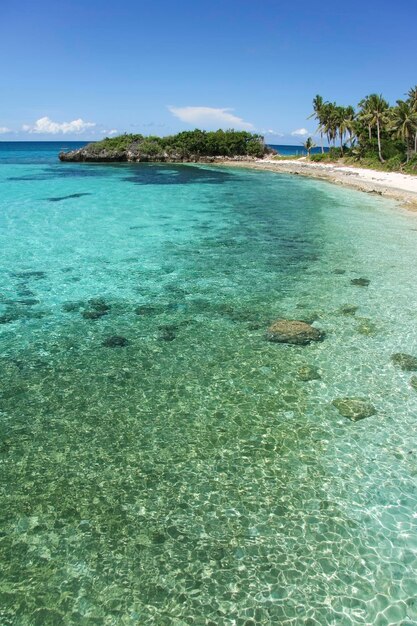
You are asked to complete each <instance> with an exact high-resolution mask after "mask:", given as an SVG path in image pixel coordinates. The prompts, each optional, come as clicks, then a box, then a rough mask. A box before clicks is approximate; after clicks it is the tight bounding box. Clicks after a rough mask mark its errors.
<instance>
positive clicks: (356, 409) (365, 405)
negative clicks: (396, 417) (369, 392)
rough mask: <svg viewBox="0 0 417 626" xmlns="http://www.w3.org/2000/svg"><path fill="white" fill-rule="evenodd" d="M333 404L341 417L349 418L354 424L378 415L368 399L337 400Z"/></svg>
mask: <svg viewBox="0 0 417 626" xmlns="http://www.w3.org/2000/svg"><path fill="white" fill-rule="evenodd" d="M332 404H333V406H335V407H336V409H337V410H338V411H339V413H340V415H342V416H343V417H347V418H348V419H350V420H352V422H357V421H359V420H362V419H364V418H365V417H371V415H375V413H376V409H375V407H374V406H373V405H372V404H371V403H370V402H369V401H368V400H367V399H366V398H336V399H335V400H333V402H332Z"/></svg>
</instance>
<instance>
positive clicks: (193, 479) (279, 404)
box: [0, 142, 417, 626]
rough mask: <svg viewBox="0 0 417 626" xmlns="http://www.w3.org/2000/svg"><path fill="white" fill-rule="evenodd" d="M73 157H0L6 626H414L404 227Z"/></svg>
mask: <svg viewBox="0 0 417 626" xmlns="http://www.w3.org/2000/svg"><path fill="white" fill-rule="evenodd" d="M79 145H82V144H75V143H72V142H65V143H64V142H45V143H37V142H31V143H7V142H3V143H0V435H1V440H0V489H1V492H0V493H1V495H0V559H1V563H2V565H1V569H0V624H1V626H148V625H149V626H151V625H152V626H189V625H190V626H191V625H193V626H258V625H268V624H272V625H277V624H280V625H281V624H282V625H288V626H290V625H291V626H298V625H300V626H301V625H305V626H315V625H316V626H325V625H337V626H356V625H359V624H360V625H370V624H372V625H376V626H386V625H394V624H395V625H400V624H401V625H402V626H411V625H413V624H414V625H415V624H417V576H416V571H417V513H416V511H417V429H416V420H417V391H416V389H415V387H416V385H417V379H416V378H415V377H414V378H413V371H412V370H413V369H415V368H416V367H417V365H416V357H417V325H416V319H417V318H416V311H417V291H416V284H415V274H414V270H413V268H415V267H416V266H417V245H416V244H417V222H416V216H415V215H414V214H412V213H408V212H406V211H405V210H403V209H402V208H401V207H400V206H399V205H398V204H397V203H395V202H394V201H391V200H387V199H383V198H381V197H376V196H373V195H370V194H364V193H361V192H358V191H353V190H348V189H344V188H341V187H339V186H335V185H331V184H330V183H327V182H323V181H318V180H309V179H307V178H304V177H299V176H290V175H284V174H277V173H272V172H260V171H253V170H246V169H244V168H227V167H221V168H220V167H216V166H210V165H179V164H178V165H176V164H175V165H174V164H162V165H160V164H82V163H60V162H59V160H58V153H59V151H60V150H61V149H63V148H65V149H71V148H75V147H77V146H79ZM357 279H364V280H360V281H358V280H357ZM352 281H353V282H352ZM277 319H289V320H302V321H305V322H308V323H310V324H313V326H314V327H317V328H319V329H321V330H322V331H323V332H324V333H325V337H324V340H323V341H320V342H313V343H311V344H309V345H290V344H280V343H274V342H271V341H268V340H267V337H268V335H267V329H268V327H269V326H270V325H271V323H273V322H274V321H275V320H277ZM398 354H400V355H406V356H402V357H401V356H400V357H398V356H396V357H394V358H393V355H398ZM407 355H409V356H407ZM407 368H409V369H407ZM413 385H414V387H413ZM346 398H348V400H346ZM352 398H354V399H356V403H358V400H357V399H359V400H360V401H363V402H366V403H367V404H366V406H367V407H368V408H369V405H371V407H372V410H369V411H368V412H367V413H368V414H369V413H372V414H371V415H368V416H367V417H366V418H364V419H361V420H359V421H352V420H351V419H349V410H347V409H346V407H348V409H349V406H350V404H349V403H352ZM346 415H347V417H346Z"/></svg>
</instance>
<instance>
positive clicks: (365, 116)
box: [358, 96, 372, 141]
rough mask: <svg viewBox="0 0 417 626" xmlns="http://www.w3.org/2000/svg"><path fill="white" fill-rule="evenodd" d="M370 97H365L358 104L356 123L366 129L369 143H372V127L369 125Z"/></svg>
mask: <svg viewBox="0 0 417 626" xmlns="http://www.w3.org/2000/svg"><path fill="white" fill-rule="evenodd" d="M369 98H370V96H366V98H363V100H361V101H360V102H359V108H360V111H359V114H358V121H359V122H361V123H362V124H364V125H365V126H367V127H368V137H369V141H372V125H371V118H372V114H371V107H370V100H369Z"/></svg>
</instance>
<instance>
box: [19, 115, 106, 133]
mask: <svg viewBox="0 0 417 626" xmlns="http://www.w3.org/2000/svg"><path fill="white" fill-rule="evenodd" d="M94 126H96V123H95V122H84V120H82V119H81V118H79V119H77V120H73V121H72V122H61V123H60V122H53V121H52V120H51V119H49V117H46V116H45V117H41V118H39V119H38V120H36V122H35V124H34V125H32V126H31V125H30V124H23V126H22V130H24V131H26V132H28V133H38V134H40V133H45V134H49V135H57V134H58V133H62V134H64V135H66V134H68V133H74V134H76V135H80V134H81V133H83V132H84V131H85V130H87V128H93V127H94Z"/></svg>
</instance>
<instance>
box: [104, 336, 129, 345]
mask: <svg viewBox="0 0 417 626" xmlns="http://www.w3.org/2000/svg"><path fill="white" fill-rule="evenodd" d="M128 344H129V340H128V339H126V337H122V336H121V335H112V336H111V337H107V338H106V339H105V340H104V341H103V344H102V345H103V346H104V347H105V348H124V347H125V346H127V345H128Z"/></svg>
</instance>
